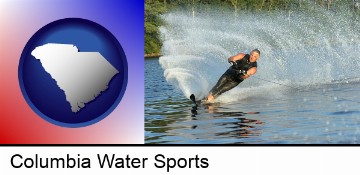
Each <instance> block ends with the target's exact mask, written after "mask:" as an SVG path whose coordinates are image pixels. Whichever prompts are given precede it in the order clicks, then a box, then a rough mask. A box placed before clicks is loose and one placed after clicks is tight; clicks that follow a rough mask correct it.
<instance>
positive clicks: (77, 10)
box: [0, 0, 144, 144]
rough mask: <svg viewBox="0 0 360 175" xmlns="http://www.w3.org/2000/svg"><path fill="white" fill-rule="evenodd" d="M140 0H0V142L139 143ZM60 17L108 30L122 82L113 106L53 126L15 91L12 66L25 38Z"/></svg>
mask: <svg viewBox="0 0 360 175" xmlns="http://www.w3.org/2000/svg"><path fill="white" fill-rule="evenodd" d="M143 17H144V1H142V0H141V1H139V0H136V1H115V0H114V1H110V0H52V1H47V0H28V1H21V0H1V1H0V22H1V26H2V27H1V30H0V49H1V50H0V54H1V56H0V84H1V89H0V95H1V96H0V97H1V98H0V106H1V111H0V112H1V113H0V143H18V144H22V143H92V144H96V143H106V144H113V143H115V144H122V143H131V144H134V143H144V70H143V69H144V52H143V51H144V21H143ZM63 18H84V19H88V20H91V21H94V22H96V23H98V24H100V25H102V26H103V27H105V28H106V29H108V30H109V31H110V32H111V33H112V34H113V35H114V36H115V37H116V38H117V39H118V41H119V42H120V44H121V46H122V47H123V50H124V52H125V55H126V57H127V62H128V85H127V88H126V91H125V94H124V96H123V98H122V100H121V101H120V103H119V105H118V106H117V107H116V108H115V110H114V111H113V112H112V113H111V114H110V115H109V116H108V117H106V118H105V119H103V120H101V121H100V122H98V123H95V124H93V125H90V126H87V127H83V128H64V127H59V126H56V125H53V124H51V123H49V122H47V121H45V120H44V119H42V118H41V117H39V116H38V115H37V114H36V113H35V112H34V111H32V110H31V108H30V107H29V105H28V104H27V103H26V101H25V99H24V97H23V96H22V94H21V91H20V86H19V83H18V75H17V70H18V64H19V59H20V55H21V52H22V50H23V48H24V46H25V44H26V42H27V41H28V40H29V39H30V37H31V36H32V35H33V34H34V33H35V32H36V31H37V30H39V29H40V28H41V27H43V26H45V25H46V24H48V23H50V22H52V21H55V20H58V19H63Z"/></svg>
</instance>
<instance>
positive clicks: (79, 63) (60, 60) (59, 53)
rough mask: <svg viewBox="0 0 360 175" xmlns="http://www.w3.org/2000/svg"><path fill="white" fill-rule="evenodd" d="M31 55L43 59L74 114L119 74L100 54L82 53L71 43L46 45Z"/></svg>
mask: <svg viewBox="0 0 360 175" xmlns="http://www.w3.org/2000/svg"><path fill="white" fill-rule="evenodd" d="M31 55H32V56H34V57H35V58H36V59H38V60H40V62H41V64H42V67H43V68H44V69H45V71H46V72H47V73H49V74H50V76H51V77H52V78H53V79H54V80H55V81H56V83H57V85H58V86H59V88H60V89H61V90H63V91H64V92H65V97H66V101H68V102H69V103H70V106H71V111H72V112H74V113H75V112H78V111H80V110H81V109H82V108H84V107H85V106H86V103H88V102H90V101H92V100H95V98H96V97H98V96H99V95H100V94H101V93H102V92H103V91H105V90H106V89H108V85H109V83H110V81H111V79H112V78H113V77H114V76H115V75H116V74H118V73H119V71H118V70H117V69H116V68H115V67H113V66H112V65H111V64H110V63H109V62H108V61H107V60H106V59H105V58H104V57H103V56H102V55H101V54H100V53H99V52H81V51H79V49H78V48H77V47H76V46H75V45H72V44H57V43H49V44H44V45H42V46H38V47H36V48H35V49H34V50H33V51H32V52H31Z"/></svg>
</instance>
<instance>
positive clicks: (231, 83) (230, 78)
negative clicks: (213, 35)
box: [210, 54, 257, 98]
mask: <svg viewBox="0 0 360 175" xmlns="http://www.w3.org/2000/svg"><path fill="white" fill-rule="evenodd" d="M252 67H257V63H256V62H250V55H249V54H246V55H245V56H244V58H242V59H241V60H236V61H235V64H233V65H232V66H231V67H229V69H228V70H227V71H226V72H225V73H224V74H223V75H222V76H221V77H220V79H219V80H218V82H217V83H216V85H215V86H214V87H213V88H212V89H211V91H210V93H211V95H212V96H213V97H214V98H216V97H218V96H219V95H221V94H222V93H224V92H226V91H228V90H230V89H232V88H234V87H235V86H237V85H238V84H239V83H241V82H242V81H243V80H244V79H242V78H241V73H240V72H241V70H245V71H248V70H249V69H250V68H252Z"/></svg>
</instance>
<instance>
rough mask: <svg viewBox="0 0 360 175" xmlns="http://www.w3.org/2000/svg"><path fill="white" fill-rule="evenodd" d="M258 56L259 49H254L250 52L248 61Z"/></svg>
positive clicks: (255, 59) (254, 59)
mask: <svg viewBox="0 0 360 175" xmlns="http://www.w3.org/2000/svg"><path fill="white" fill-rule="evenodd" d="M259 58H260V50H258V49H254V50H252V51H251V52H250V61H252V62H254V61H257V60H258V59H259Z"/></svg>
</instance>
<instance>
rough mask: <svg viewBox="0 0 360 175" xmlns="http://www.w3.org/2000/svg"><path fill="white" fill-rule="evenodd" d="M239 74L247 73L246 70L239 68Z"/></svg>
mask: <svg viewBox="0 0 360 175" xmlns="http://www.w3.org/2000/svg"><path fill="white" fill-rule="evenodd" d="M239 73H240V75H242V76H244V75H247V71H246V70H239Z"/></svg>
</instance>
